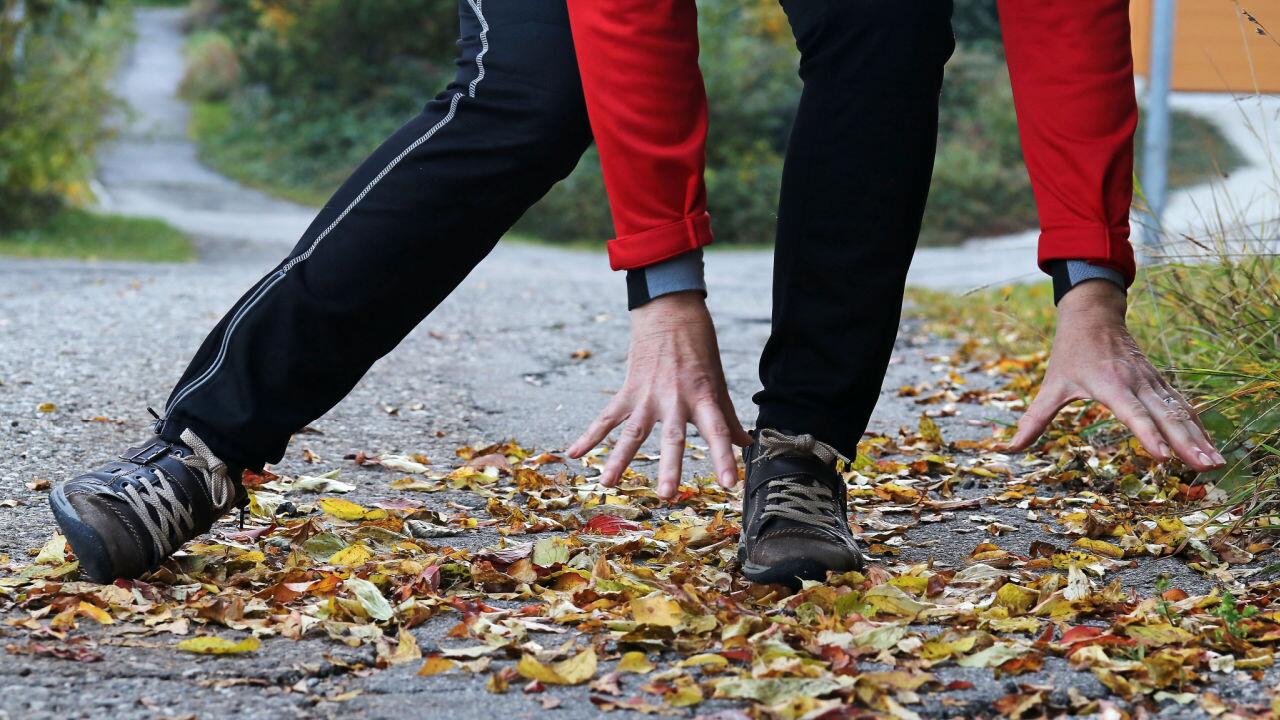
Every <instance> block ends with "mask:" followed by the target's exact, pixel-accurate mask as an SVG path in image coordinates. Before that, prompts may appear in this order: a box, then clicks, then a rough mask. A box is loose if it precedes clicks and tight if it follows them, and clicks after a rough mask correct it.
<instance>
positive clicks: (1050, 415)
mask: <svg viewBox="0 0 1280 720" xmlns="http://www.w3.org/2000/svg"><path fill="white" fill-rule="evenodd" d="M1126 308H1127V305H1126V298H1125V294H1124V292H1122V291H1121V290H1120V288H1118V287H1116V286H1115V285H1113V284H1112V283H1110V282H1107V281H1105V280H1093V281H1089V282H1086V283H1083V284H1081V285H1079V286H1077V287H1075V288H1073V289H1072V290H1071V292H1069V293H1067V294H1066V295H1065V296H1063V298H1062V301H1061V302H1060V303H1059V304H1058V329H1057V333H1056V335H1055V336H1054V340H1053V351H1052V352H1051V353H1050V355H1049V369H1048V371H1047V372H1046V373H1045V377H1044V383H1042V384H1041V385H1040V392H1039V393H1038V394H1037V395H1036V397H1035V400H1034V401H1032V403H1031V406H1030V407H1029V408H1027V412H1026V413H1025V414H1024V415H1023V416H1022V419H1021V420H1019V421H1018V431H1017V433H1016V434H1014V436H1013V439H1012V440H1010V441H1009V443H1008V445H1007V446H1006V448H1007V449H1008V450H1010V451H1013V452H1018V451H1021V450H1025V449H1027V448H1028V447H1030V446H1031V444H1032V443H1033V442H1035V441H1036V439H1037V438H1039V437H1040V435H1041V433H1043V432H1044V430H1045V428H1047V427H1048V426H1049V423H1050V422H1052V421H1053V419H1054V417H1056V416H1057V414H1058V411H1060V410H1061V409H1062V408H1063V407H1065V406H1066V405H1067V404H1069V403H1071V402H1074V401H1076V400H1087V399H1092V400H1096V401H1098V402H1100V403H1102V404H1103V405H1105V406H1106V407H1107V409H1109V410H1110V411H1111V413H1112V414H1113V415H1115V416H1116V419H1118V420H1120V422H1122V423H1124V424H1125V426H1126V427H1128V428H1129V430H1131V431H1132V432H1133V434H1134V435H1135V436H1136V437H1137V438H1138V441H1139V442H1141V443H1142V447H1143V448H1145V449H1146V451H1147V453H1149V454H1150V455H1151V456H1152V457H1154V458H1155V459H1157V460H1159V461H1160V462H1164V461H1167V460H1169V459H1170V458H1172V457H1173V456H1174V455H1175V454H1176V455H1177V457H1179V458H1181V459H1182V461H1183V462H1184V463H1186V464H1187V465H1188V466H1190V467H1192V468H1194V469H1195V470H1197V471H1200V472H1204V471H1207V470H1213V469H1214V468H1218V467H1221V466H1222V465H1224V464H1225V463H1226V461H1225V460H1224V459H1223V457H1222V454H1221V453H1219V452H1218V450H1217V449H1216V448H1214V446H1213V442H1212V441H1211V440H1210V439H1209V435H1208V433H1207V432H1205V429H1204V426H1203V425H1201V424H1200V419H1199V418H1198V417H1196V412H1195V409H1194V408H1192V407H1191V405H1190V404H1189V403H1188V402H1187V401H1186V399H1184V398H1183V397H1182V395H1180V394H1179V393H1178V391H1176V390H1174V389H1173V388H1172V387H1170V386H1169V383H1167V382H1165V379H1164V378H1163V377H1162V376H1161V375H1160V373H1159V371H1157V370H1156V369H1155V367H1153V366H1152V365H1151V362H1150V361H1149V360H1147V356H1146V355H1145V354H1144V353H1143V352H1142V350H1141V349H1140V348H1139V347H1138V344H1137V343H1136V342H1135V341H1134V339H1133V336H1132V335H1130V334H1129V329H1128V328H1127V327H1126V325H1125V320H1124V316H1125V311H1126Z"/></svg>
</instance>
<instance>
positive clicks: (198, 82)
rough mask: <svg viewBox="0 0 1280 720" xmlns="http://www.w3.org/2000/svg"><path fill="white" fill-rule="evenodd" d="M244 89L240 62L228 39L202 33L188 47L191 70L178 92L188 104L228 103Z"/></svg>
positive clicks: (189, 68) (218, 35)
mask: <svg viewBox="0 0 1280 720" xmlns="http://www.w3.org/2000/svg"><path fill="white" fill-rule="evenodd" d="M239 86H240V58H239V57H237V56H236V51H235V48H234V47H233V46H232V45H231V41H230V40H229V39H228V38H227V37H226V36H225V35H221V34H219V33H215V32H207V33H202V34H200V35H198V36H196V37H195V38H193V39H192V41H191V42H190V43H189V44H188V46H187V68H186V70H185V71H184V72H183V75H182V82H181V84H180V85H179V86H178V92H179V93H180V94H181V95H182V97H184V98H186V99H188V100H196V101H216V100H226V99H227V98H228V97H230V96H231V94H232V93H233V92H235V90H236V88H238V87H239Z"/></svg>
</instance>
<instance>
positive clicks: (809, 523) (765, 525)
mask: <svg viewBox="0 0 1280 720" xmlns="http://www.w3.org/2000/svg"><path fill="white" fill-rule="evenodd" d="M805 460H808V461H809V462H806V463H805V464H806V465H809V464H811V463H812V462H816V460H817V459H816V458H813V457H812V456H810V457H809V458H805ZM833 474H834V473H833ZM783 483H786V484H790V485H794V486H800V487H803V488H825V489H826V490H827V491H828V492H829V493H834V492H836V489H835V488H833V487H832V485H831V483H828V482H825V481H824V478H822V477H821V476H819V475H817V474H815V473H813V472H798V473H794V474H786V475H782V476H780V477H778V478H776V479H774V480H772V481H770V482H769V483H768V485H767V486H766V487H764V488H761V494H762V495H763V498H762V499H763V501H764V503H765V506H766V507H768V506H769V505H770V504H771V503H778V502H782V501H783V498H781V497H780V496H779V495H778V492H779V490H780V488H779V487H778V486H779V485H781V484H783ZM841 485H843V483H841ZM841 490H843V487H841ZM830 498H831V499H830V500H829V502H830V503H831V507H832V509H833V510H835V509H836V508H838V507H839V501H838V500H837V499H836V496H835V495H831V496H830ZM802 512H803V511H802ZM834 514H839V511H838V510H836V511H835V513H834ZM806 515H807V517H806V519H805V520H800V519H796V518H794V517H790V516H787V515H777V514H774V515H770V516H769V517H766V518H765V519H764V521H763V522H762V523H761V524H760V529H761V531H767V530H782V529H794V528H812V527H815V526H816V527H829V526H830V517H829V516H828V515H826V514H819V513H813V514H808V513H806Z"/></svg>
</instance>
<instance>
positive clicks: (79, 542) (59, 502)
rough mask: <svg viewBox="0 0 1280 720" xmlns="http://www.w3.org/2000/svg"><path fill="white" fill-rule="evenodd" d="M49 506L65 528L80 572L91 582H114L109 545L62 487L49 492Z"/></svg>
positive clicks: (64, 530) (63, 531)
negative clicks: (83, 516) (85, 518)
mask: <svg viewBox="0 0 1280 720" xmlns="http://www.w3.org/2000/svg"><path fill="white" fill-rule="evenodd" d="M49 506H50V507H51V508H53V517H54V519H55V520H57V521H58V527H60V528H62V535H63V537H65V538H66V539H67V542H68V543H70V544H71V549H72V551H74V552H75V554H76V559H77V560H79V561H80V572H81V573H83V574H84V575H87V576H88V577H89V579H90V580H92V581H93V582H96V583H99V584H103V585H105V584H107V583H109V582H111V581H112V580H114V579H115V573H114V572H113V570H112V567H111V557H110V556H109V555H108V554H107V544H106V543H104V542H103V541H102V537H101V536H100V535H98V532H97V531H96V530H94V529H93V528H92V527H90V526H89V525H88V524H87V523H85V522H84V521H83V520H81V519H80V514H79V513H77V512H76V509H75V508H74V507H72V506H71V502H70V501H69V500H68V499H67V496H66V494H65V493H64V492H63V491H62V486H61V485H59V486H57V487H55V488H54V489H53V492H51V493H49Z"/></svg>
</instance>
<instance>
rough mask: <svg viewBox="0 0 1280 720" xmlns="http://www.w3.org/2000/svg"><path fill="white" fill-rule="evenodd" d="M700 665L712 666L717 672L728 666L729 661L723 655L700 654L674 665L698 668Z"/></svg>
mask: <svg viewBox="0 0 1280 720" xmlns="http://www.w3.org/2000/svg"><path fill="white" fill-rule="evenodd" d="M702 665H711V666H714V667H715V668H716V669H717V670H718V669H720V668H722V667H727V666H728V665H729V660H728V658H726V657H725V656H723V655H717V654H716V653H700V654H698V655H692V656H690V657H687V658H685V659H684V660H681V661H680V662H678V663H676V667H682V668H683V667H699V666H702Z"/></svg>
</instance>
